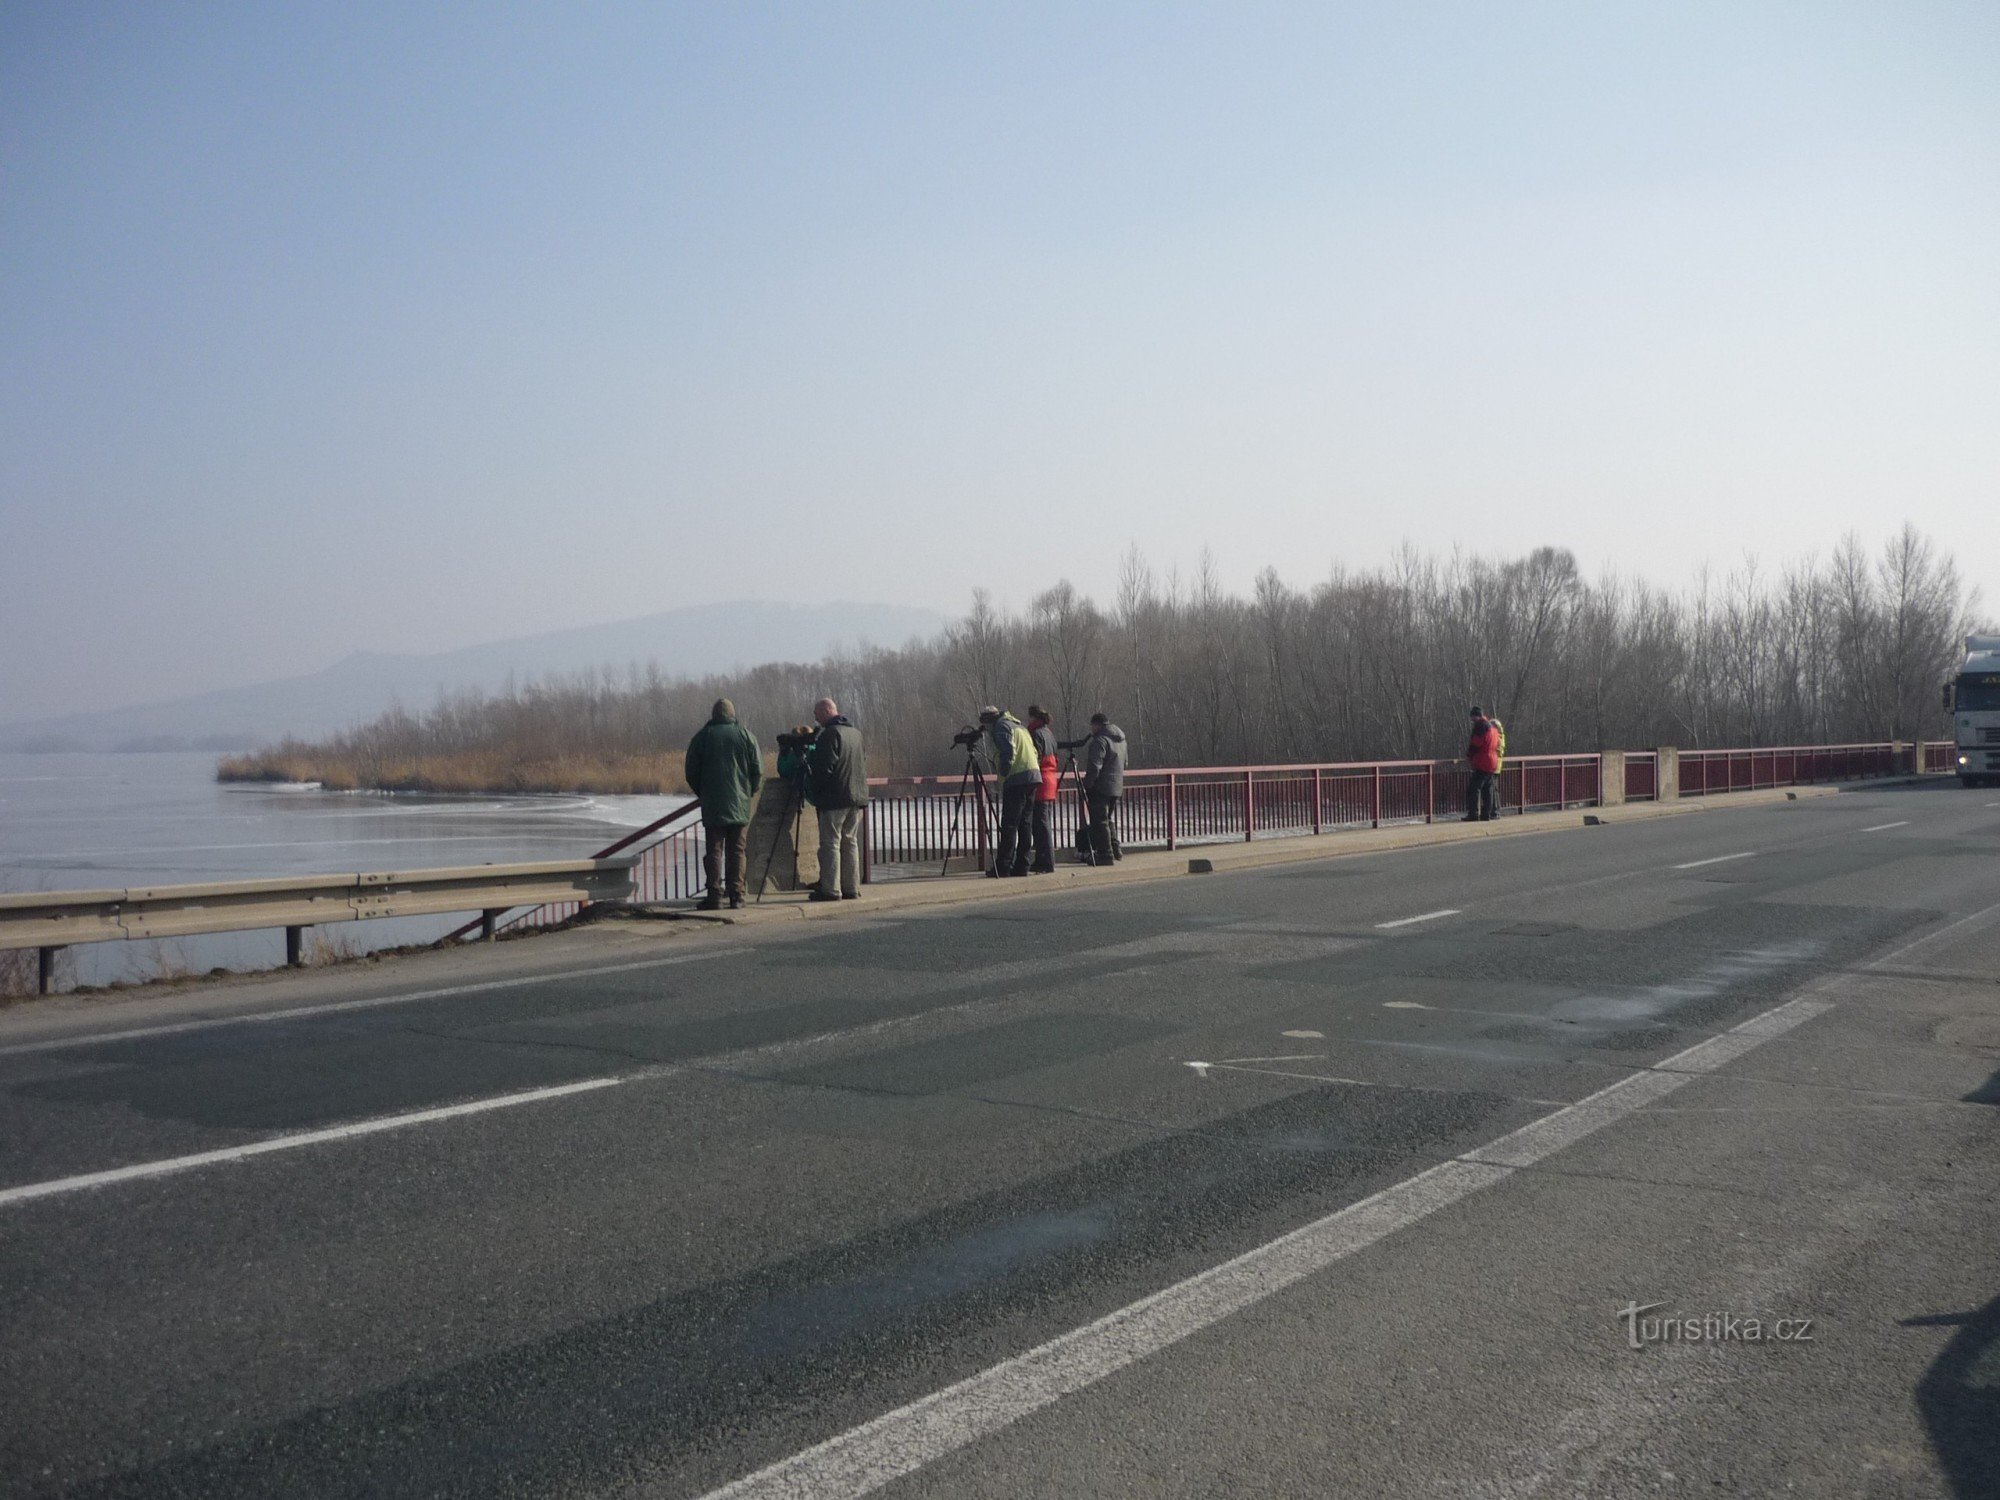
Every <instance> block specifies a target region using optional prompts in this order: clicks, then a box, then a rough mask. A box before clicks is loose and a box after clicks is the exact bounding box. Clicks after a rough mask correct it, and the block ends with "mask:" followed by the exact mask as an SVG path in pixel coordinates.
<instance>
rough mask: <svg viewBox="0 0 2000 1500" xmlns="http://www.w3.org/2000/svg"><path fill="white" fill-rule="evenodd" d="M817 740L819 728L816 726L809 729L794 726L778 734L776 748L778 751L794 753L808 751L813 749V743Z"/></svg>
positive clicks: (805, 726) (807, 727) (799, 725)
mask: <svg viewBox="0 0 2000 1500" xmlns="http://www.w3.org/2000/svg"><path fill="white" fill-rule="evenodd" d="M818 738H819V726H818V725H817V724H814V725H811V726H810V727H809V726H807V725H804V724H794V725H793V726H792V727H791V728H790V729H785V730H780V731H779V732H778V748H779V749H780V750H790V751H792V752H794V753H797V752H798V751H801V750H810V749H812V747H813V741H814V740H816V739H818Z"/></svg>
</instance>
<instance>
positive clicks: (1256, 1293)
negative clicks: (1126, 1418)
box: [642, 998, 1833, 1500]
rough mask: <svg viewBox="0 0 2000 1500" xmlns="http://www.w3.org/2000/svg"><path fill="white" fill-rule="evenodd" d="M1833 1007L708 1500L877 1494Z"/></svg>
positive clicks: (1416, 1184) (1513, 1139)
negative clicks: (929, 1465)
mask: <svg viewBox="0 0 2000 1500" xmlns="http://www.w3.org/2000/svg"><path fill="white" fill-rule="evenodd" d="M1832 1008H1833V1007H1832V1003H1831V1002H1830V1001H1823V1000H1807V999H1803V998H1801V999H1797V1000H1790V1001H1787V1002H1786V1003H1785V1004H1783V1005H1780V1006H1778V1007H1776V1008H1775V1009H1773V1010H1768V1011H1765V1012H1764V1013H1763V1014H1762V1015H1759V1016H1754V1017H1752V1018H1751V1019H1750V1020H1748V1021H1745V1022H1744V1023H1743V1024H1742V1025H1740V1026H1738V1027H1736V1028H1735V1029H1734V1030H1731V1031H1727V1032H1724V1033H1723V1034H1722V1035H1720V1036H1715V1037H1710V1038H1709V1039H1708V1040H1707V1041H1705V1042H1700V1043H1698V1044H1696V1045H1695V1046H1693V1047H1690V1048H1688V1049H1687V1050H1686V1051H1685V1052H1678V1053H1676V1054H1674V1056H1672V1057H1670V1058H1668V1059H1667V1060H1666V1061H1665V1062H1662V1063H1659V1064H1657V1065H1656V1066H1655V1067H1653V1068H1651V1069H1648V1070H1646V1071H1644V1072H1639V1073H1632V1074H1628V1075H1627V1076H1626V1077H1624V1078H1622V1079H1620V1080H1619V1081H1618V1082H1616V1083H1614V1084H1612V1085H1610V1086H1609V1087H1608V1088H1604V1089H1600V1090H1598V1091H1597V1092H1596V1093H1594V1094H1592V1095H1590V1096H1589V1097H1588V1098H1584V1099H1580V1100H1578V1101H1577V1102H1576V1103H1574V1104H1570V1105H1565V1106H1564V1107H1563V1108H1561V1109H1559V1110H1557V1111H1556V1112H1555V1113H1554V1114H1551V1115H1546V1116H1544V1117H1543V1118H1542V1119H1540V1120H1537V1121H1535V1122H1534V1123H1533V1124H1531V1125H1525V1126H1523V1127H1522V1128H1521V1129H1519V1130H1515V1131H1511V1132H1509V1133H1508V1134H1506V1135H1503V1136H1501V1137H1500V1138H1499V1139H1498V1140H1496V1141H1493V1142H1492V1143H1490V1144H1489V1145H1486V1146H1482V1147H1480V1148H1479V1149H1478V1150H1476V1151H1469V1152H1467V1153H1466V1154H1465V1155H1463V1156H1460V1157H1457V1158H1455V1159H1453V1160H1451V1161H1446V1162H1440V1163H1439V1164H1438V1165H1437V1166H1435V1167H1432V1168H1430V1169H1429V1170H1428V1171H1424V1172H1419V1173H1418V1174H1417V1175H1416V1176H1415V1177H1412V1178H1409V1179H1408V1180H1406V1181H1404V1182H1399V1183H1397V1184H1396V1185H1395V1186H1393V1187H1388V1188H1384V1189H1383V1190H1382V1191H1381V1192H1379V1193H1376V1194H1374V1195H1373V1196H1371V1197H1367V1198H1364V1199H1362V1200H1361V1201H1360V1202H1359V1203H1354V1204H1350V1205H1349V1206H1348V1207H1346V1208H1343V1209H1341V1210H1339V1211H1338V1212H1336V1213H1332V1214H1328V1215H1327V1216H1326V1217H1325V1218H1322V1219H1317V1220H1315V1221H1314V1222H1312V1223H1310V1224H1308V1225H1306V1226H1305V1227H1304V1228H1302V1229H1295V1230H1293V1231H1292V1232H1291V1233H1290V1234H1286V1235H1282V1236H1280V1237H1279V1238H1277V1239H1275V1240H1272V1241H1270V1242H1269V1243H1268V1244H1264V1245H1260V1246H1258V1247H1257V1248H1256V1249H1254V1250H1251V1251H1248V1252H1246V1253H1245V1254H1242V1255H1239V1256H1237V1257H1236V1258H1235V1259H1234V1260H1230V1261H1225V1262H1224V1263H1223V1264H1221V1265H1219V1266H1215V1267H1213V1268H1211V1269H1209V1270H1206V1271H1202V1272H1199V1273H1197V1274H1196V1275H1193V1276H1190V1277H1188V1278H1187V1279H1186V1280H1185V1281H1179V1282H1176V1283H1174V1285H1172V1286H1170V1287H1166V1288H1164V1289H1163V1290H1161V1291H1158V1292H1155V1293H1153V1294H1152V1295H1151V1296H1149V1297H1142V1298H1141V1299H1140V1300H1139V1301H1137V1302H1134V1303H1132V1304H1131V1305H1129V1306H1127V1307H1123V1308H1120V1309H1119V1310H1118V1311H1116V1312H1113V1313H1109V1314H1107V1315H1106V1316H1104V1317H1102V1318H1099V1319H1097V1321H1095V1322H1093V1323H1086V1324H1085V1325H1084V1326H1083V1327H1081V1328H1077V1329H1074V1330H1072V1331H1071V1332H1069V1333H1066V1334H1063V1335H1062V1336H1060V1337H1059V1338H1054V1339H1051V1340H1049V1342H1047V1343H1045V1344H1042V1345H1039V1346H1038V1347H1036V1348H1033V1349H1030V1350H1028V1351H1027V1352H1026V1353H1025V1354H1019V1355H1016V1356H1015V1357H1014V1358H1012V1359H1009V1360H1004V1361H1002V1362H1001V1363H1000V1364H997V1365H994V1366H993V1367H992V1368H990V1369H987V1370H984V1371H982V1372H980V1373H979V1374H977V1375H974V1376H971V1377H969V1378H968V1379H965V1380H961V1381H959V1382H958V1383H957V1384H955V1385H949V1386H946V1387H945V1388H944V1389H942V1390H939V1391H934V1392H933V1393H931V1394H930V1395H928V1396H925V1397H923V1398H922V1399H920V1400H917V1401H913V1402H911V1403H910V1404H909V1405H907V1406H900V1407H898V1408H896V1409H895V1410H894V1411H891V1412H887V1413H885V1414H884V1415H882V1416H880V1417H877V1418H876V1419H875V1420H874V1421H872V1422H868V1423H866V1424H864V1425H862V1426H860V1427H856V1428H854V1429H853V1430H852V1431H849V1432H844V1433H842V1434H840V1435H839V1436H838V1437H834V1438H829V1439H828V1440H827V1441H826V1442H823V1443H820V1444H818V1445H817V1446H815V1447H812V1448H808V1449H806V1450H805V1451H804V1452H802V1453H798V1454H795V1455H793V1456H792V1457H790V1458H787V1459H783V1460H781V1461H780V1462H778V1463H775V1464H772V1465H770V1466H769V1467H767V1468H763V1469H759V1470H758V1471H757V1472H756V1473H754V1474H748V1475H745V1476H744V1477H743V1478H741V1479H739V1480H736V1481H735V1482H734V1483H732V1484H727V1485H724V1486H723V1487H722V1488H721V1489H718V1490H714V1491H712V1492H711V1493H710V1494H709V1495H708V1496H707V1497H705V1500H797V1497H799V1496H804V1495H811V1496H814V1497H815V1500H833V1497H842V1496H847V1497H853V1496H861V1495H866V1494H869V1493H871V1492H872V1491H874V1490H877V1489H880V1488H881V1487H882V1486H883V1485H885V1484H888V1483H890V1482H891V1481H893V1480H896V1479H900V1478H901V1477H903V1476H904V1475H906V1474H911V1473H914V1472H915V1471H916V1470H918V1469H920V1468H922V1467H923V1466H924V1465H926V1464H928V1463H931V1462H933V1461H934V1460H936V1459H939V1458H942V1457H944V1456H945V1455H946V1454H949V1453H953V1452H956V1451H957V1450H958V1449H960V1448H963V1447H965V1446H966V1445H967V1444H969V1443H973V1442H976V1441H978V1440H979V1439H980V1438H983V1437H986V1436H988V1435H990V1434H992V1433H995V1432H998V1431H1000V1430H1001V1429H1002V1428H1004V1427H1006V1426H1008V1425H1009V1424H1011V1423H1013V1422H1015V1421H1017V1420H1019V1419H1020V1418H1022V1417H1024V1416H1027V1415H1028V1414H1029V1413H1031V1412H1035V1411H1039V1410H1041V1409H1042V1408H1043V1407H1045V1406H1048V1405H1050V1404H1052V1403H1053V1402H1055V1401H1058V1400H1060V1399H1061V1398H1062V1397H1064V1396H1066V1395H1069V1394H1070V1393H1072V1392H1074V1391H1080V1390H1083V1389H1084V1388H1085V1387H1087V1386H1090V1385H1094V1384H1096V1383H1097V1382H1098V1381H1100V1380H1102V1379H1104V1378H1105V1376H1107V1375H1110V1374H1113V1373H1114V1372H1116V1371H1118V1370H1122V1369H1124V1368H1125V1367H1126V1366H1127V1365H1130V1364H1133V1363H1135V1362H1137V1361H1138V1360H1141V1359H1144V1358H1146V1357H1147V1356H1148V1355H1150V1354H1155V1353H1158V1352H1159V1351H1160V1350H1162V1349H1166V1348H1169V1347H1171V1346H1172V1345H1174V1344H1177V1343H1179V1342H1180V1341H1181V1340H1183V1339H1185V1338H1187V1337H1188V1336H1190V1335H1191V1334H1194V1333H1198V1332H1200V1331H1201V1330H1202V1329H1204V1328H1207V1327H1210V1326H1211V1325H1213V1324H1215V1323H1219V1322H1221V1321H1222V1320H1223V1319H1224V1318H1227V1317H1229V1316H1230V1315H1232V1314H1234V1313H1237V1312H1241V1311H1242V1310H1243V1309H1244V1308H1246V1307H1250V1306H1253V1305H1254V1304H1256V1303H1258V1302H1261V1301H1263V1300H1264V1299H1265V1298H1266V1297H1269V1296H1271V1295H1272V1294H1273V1293H1275V1292H1278V1291H1281V1290H1283V1289H1284V1288H1285V1287H1288V1286H1291V1285H1292V1284H1293V1283H1295V1282H1298V1281H1301V1280H1303V1279H1304V1278H1306V1277H1308V1276H1311V1275H1313V1274H1315V1273H1317V1272H1319V1271H1323V1270H1325V1269H1326V1268H1327V1267H1329V1266H1331V1265H1334V1264H1335V1263H1336V1262H1338V1261H1341V1260H1344V1259H1346V1258H1347V1257H1348V1256H1351V1255H1353V1254H1355V1253H1357V1252H1358V1251H1361V1250H1364V1249H1366V1248H1367V1247H1368V1246H1370V1245H1372V1244H1374V1243H1375V1242H1376V1241H1377V1240H1380V1239H1383V1238H1384V1237H1386V1236H1388V1235H1391V1234H1394V1233H1395V1232H1396V1231H1397V1230H1399V1229H1404V1228H1407V1227H1408V1226H1410V1225H1412V1224H1415V1223H1418V1222H1420V1221H1421V1220H1423V1219H1425V1218H1428V1217H1429V1216H1430V1215H1431V1214H1434V1213H1436V1212H1437V1211H1438V1210H1439V1209H1441V1208H1446V1207H1449V1206H1450V1205H1451V1204H1453V1203H1456V1202H1458V1200H1459V1199H1461V1198H1464V1197H1466V1196H1467V1195H1469V1194H1471V1193H1475V1192H1478V1191H1479V1190H1480V1189H1481V1188H1485V1187H1491V1186H1492V1185H1493V1184H1495V1183H1497V1182H1504V1181H1506V1180H1507V1178H1508V1177H1510V1176H1512V1175H1513V1174H1514V1173H1515V1172H1517V1171H1519V1170H1520V1169H1522V1168H1523V1167H1527V1166H1531V1165H1533V1164H1534V1163H1536V1162H1538V1161H1540V1160H1542V1158H1544V1157H1546V1156H1549V1155H1552V1154H1553V1153H1555V1152H1557V1151H1560V1150H1562V1149H1563V1148H1564V1147H1565V1146H1569V1145H1572V1144H1574V1143H1575V1142H1577V1141H1579V1140H1581V1139H1582V1138H1583V1137H1585V1136H1587V1135H1590V1134H1591V1133H1593V1132H1594V1131H1598V1130H1601V1129H1603V1128H1604V1127H1605V1126H1606V1125H1609V1124H1611V1123H1613V1122H1614V1121H1616V1120H1619V1119H1622V1118H1623V1117H1625V1116H1626V1115H1629V1114H1631V1113H1633V1112H1634V1111H1635V1110H1638V1109H1640V1108H1642V1107H1643V1106H1645V1105H1647V1104H1650V1103H1652V1102H1653V1101H1654V1100H1656V1099H1659V1098H1661V1097H1663V1096H1665V1095H1667V1094H1670V1093H1672V1092H1673V1091H1674V1090H1675V1089H1678V1088H1680V1087H1682V1086H1683V1085H1684V1084H1687V1083H1690V1082H1692V1081H1693V1080H1694V1079H1696V1078H1698V1077H1700V1076H1701V1075H1703V1074H1704V1073H1708V1072H1711V1071H1713V1070H1714V1069H1716V1068H1718V1067H1721V1066H1722V1065H1723V1064H1724V1063H1726V1062H1730V1061H1732V1060H1734V1059H1735V1058H1738V1057H1741V1056H1742V1055H1743V1054H1744V1053H1746V1052H1748V1051H1750V1050H1751V1049H1752V1048H1754V1047H1758V1046H1761V1045H1762V1044H1763V1043H1765V1042H1767V1041H1769V1040H1771V1038H1773V1037H1776V1036H1780V1035H1782V1034H1783V1033H1785V1032H1787V1031H1790V1030H1791V1029H1792V1028H1793V1027H1794V1026H1797V1025H1799V1024H1801V1023H1802V1022H1805V1021H1809V1020H1811V1019H1812V1018H1813V1017H1814V1016H1817V1015H1819V1014H1820V1013H1821V1012H1823V1011H1827V1010H1831V1009H1832ZM1189 1066H1191V1067H1193V1066H1196V1065H1195V1064H1189ZM1202 1066H1203V1067H1205V1066H1206V1065H1202ZM642 1493H643V1492H642Z"/></svg>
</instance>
